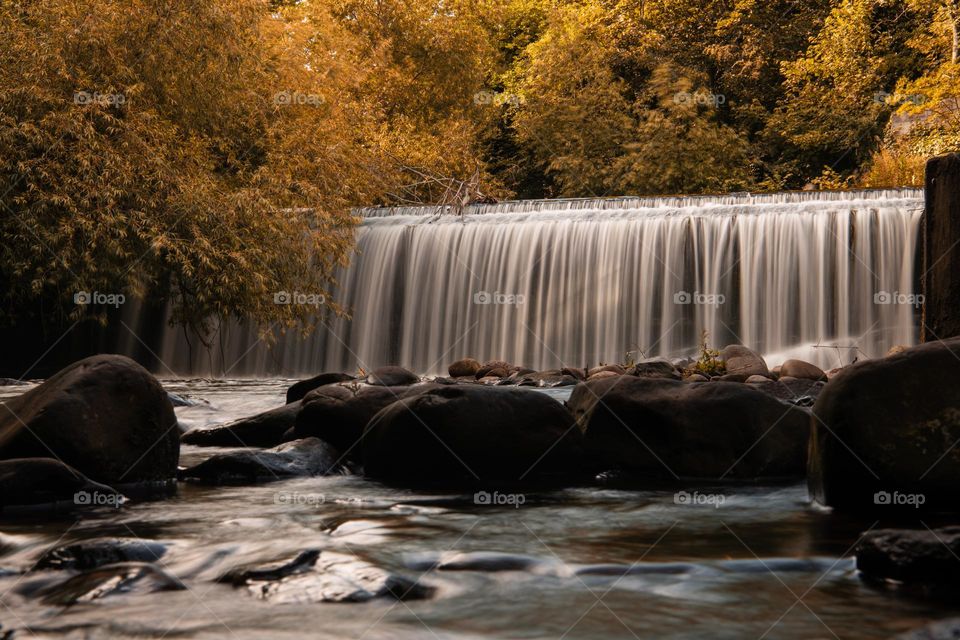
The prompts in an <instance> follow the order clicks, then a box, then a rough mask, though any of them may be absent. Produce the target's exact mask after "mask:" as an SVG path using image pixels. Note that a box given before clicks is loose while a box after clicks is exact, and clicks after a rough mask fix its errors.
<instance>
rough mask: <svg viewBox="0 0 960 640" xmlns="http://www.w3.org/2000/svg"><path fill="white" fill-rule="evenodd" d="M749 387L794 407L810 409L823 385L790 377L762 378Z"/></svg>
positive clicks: (818, 382) (814, 381) (822, 383)
mask: <svg viewBox="0 0 960 640" xmlns="http://www.w3.org/2000/svg"><path fill="white" fill-rule="evenodd" d="M751 386H752V387H753V388H754V389H759V390H760V391H763V392H764V393H766V394H768V395H771V396H773V397H774V398H777V399H778V400H782V401H784V402H789V403H790V404H793V405H795V406H803V407H811V406H813V403H814V401H815V400H816V399H817V396H819V395H820V392H821V391H822V390H823V387H824V386H825V383H824V382H820V381H816V380H800V379H798V378H791V377H785V378H779V379H777V380H769V379H766V378H764V379H763V380H762V381H761V380H760V379H759V378H758V379H757V380H755V381H754V382H752V383H751Z"/></svg>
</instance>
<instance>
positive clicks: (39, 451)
mask: <svg viewBox="0 0 960 640" xmlns="http://www.w3.org/2000/svg"><path fill="white" fill-rule="evenodd" d="M4 404H5V406H6V409H5V410H2V411H0V459H11V458H30V457H47V456H55V457H56V458H57V459H59V460H61V461H62V462H64V463H65V464H68V465H70V466H71V467H74V468H76V469H77V470H78V471H80V472H81V473H83V474H85V475H87V476H89V477H90V478H92V479H94V480H96V481H98V482H106V483H110V484H118V483H134V482H146V481H163V480H169V479H172V478H174V477H176V473H177V461H178V459H179V456H180V433H179V431H178V429H177V418H176V416H175V415H174V413H173V406H172V405H171V404H170V399H169V398H168V397H167V392H166V391H164V389H163V387H162V386H161V385H160V383H159V382H157V380H156V378H154V377H153V376H152V375H150V373H149V372H148V371H147V370H146V369H144V368H143V367H141V366H140V365H138V364H137V363H136V362H134V361H133V360H130V359H129V358H126V357H124V356H116V355H100V356H92V357H90V358H86V359H84V360H80V361H79V362H75V363H74V364H72V365H70V366H69V367H67V368H66V369H63V370H62V371H60V372H59V373H57V374H56V375H54V376H53V377H52V378H50V379H48V380H47V381H46V382H44V383H42V384H40V385H39V386H37V387H34V388H33V389H30V390H29V391H27V392H26V393H24V394H23V395H21V396H17V397H15V398H11V399H9V400H7V401H5V403H4Z"/></svg>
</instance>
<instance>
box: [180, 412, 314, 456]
mask: <svg viewBox="0 0 960 640" xmlns="http://www.w3.org/2000/svg"><path fill="white" fill-rule="evenodd" d="M298 413H300V401H299V400H298V401H295V402H291V403H290V404H285V405H283V406H282V407H277V408H276V409H271V410H270V411H264V412H263V413H258V414H257V415H255V416H251V417H249V418H240V419H239V420H234V421H233V422H230V423H227V424H221V425H217V426H215V427H208V428H203V429H193V430H191V431H187V432H186V433H185V434H183V435H182V436H181V437H180V442H182V443H183V444H193V445H197V446H200V447H275V446H277V445H278V444H282V443H284V442H286V441H287V436H286V432H287V430H288V429H291V428H292V427H293V426H294V425H295V424H296V422H297V414H298Z"/></svg>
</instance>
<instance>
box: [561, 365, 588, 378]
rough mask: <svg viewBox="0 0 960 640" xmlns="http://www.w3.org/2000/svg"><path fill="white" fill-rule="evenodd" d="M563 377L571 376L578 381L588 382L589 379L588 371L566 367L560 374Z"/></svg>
mask: <svg viewBox="0 0 960 640" xmlns="http://www.w3.org/2000/svg"><path fill="white" fill-rule="evenodd" d="M558 373H560V374H561V375H565V376H571V377H573V378H576V379H577V380H586V379H587V370H586V369H576V368H574V367H564V368H563V369H560V371H559V372H558Z"/></svg>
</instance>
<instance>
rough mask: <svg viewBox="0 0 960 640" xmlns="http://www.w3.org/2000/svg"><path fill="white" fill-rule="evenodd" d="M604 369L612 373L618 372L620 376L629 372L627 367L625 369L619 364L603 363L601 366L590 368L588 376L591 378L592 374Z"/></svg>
mask: <svg viewBox="0 0 960 640" xmlns="http://www.w3.org/2000/svg"><path fill="white" fill-rule="evenodd" d="M603 371H610V372H612V373H615V374H617V375H618V376H622V375H623V374H625V373H626V372H627V371H626V369H624V368H623V367H621V366H620V365H618V364H602V365H600V366H599V367H594V368H593V369H590V370H589V371H588V372H587V378H588V379H589V378H590V376H595V375H597V374H598V373H601V372H603Z"/></svg>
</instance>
